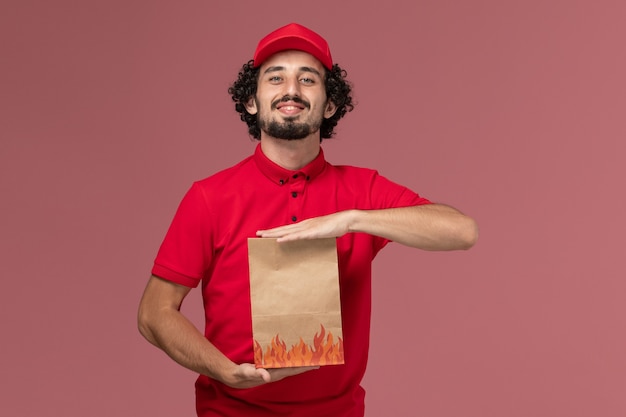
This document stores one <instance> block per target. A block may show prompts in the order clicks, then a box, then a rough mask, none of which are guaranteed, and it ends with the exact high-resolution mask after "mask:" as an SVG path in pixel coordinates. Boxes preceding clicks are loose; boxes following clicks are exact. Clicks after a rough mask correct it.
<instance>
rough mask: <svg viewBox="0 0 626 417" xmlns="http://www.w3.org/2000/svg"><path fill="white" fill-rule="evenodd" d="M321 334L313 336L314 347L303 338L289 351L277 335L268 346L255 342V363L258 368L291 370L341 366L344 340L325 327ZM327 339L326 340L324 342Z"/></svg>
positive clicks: (322, 327)
mask: <svg viewBox="0 0 626 417" xmlns="http://www.w3.org/2000/svg"><path fill="white" fill-rule="evenodd" d="M320 327H321V330H320V333H319V334H318V333H316V334H315V336H313V346H311V345H309V344H306V343H305V342H304V340H303V339H302V338H300V342H299V343H298V344H296V345H292V346H291V348H290V349H287V345H286V344H285V342H284V341H283V340H281V338H280V336H279V335H276V336H275V337H274V338H273V339H272V341H271V342H270V343H269V344H268V345H267V346H261V345H260V344H259V342H257V341H256V340H254V363H255V365H256V367H257V368H290V367H296V366H324V365H341V364H343V363H344V358H343V340H341V338H340V337H338V338H337V342H336V343H335V341H334V338H333V334H332V333H331V332H328V335H326V329H325V328H324V326H323V325H321V326H320ZM324 339H325V340H324Z"/></svg>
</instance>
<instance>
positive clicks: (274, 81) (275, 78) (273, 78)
mask: <svg viewBox="0 0 626 417" xmlns="http://www.w3.org/2000/svg"><path fill="white" fill-rule="evenodd" d="M267 80H268V81H269V82H271V83H278V82H280V81H282V78H280V77H279V76H278V75H273V76H271V77H269V78H268V79H267Z"/></svg>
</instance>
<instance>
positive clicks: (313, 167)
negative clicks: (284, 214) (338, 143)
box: [253, 143, 326, 185]
mask: <svg viewBox="0 0 626 417" xmlns="http://www.w3.org/2000/svg"><path fill="white" fill-rule="evenodd" d="M253 158H254V161H255V162H256V165H257V167H258V168H259V170H260V171H261V172H262V173H263V174H265V176H266V177H267V178H269V179H270V180H271V181H272V182H273V183H276V184H278V185H283V184H286V183H288V182H289V181H294V180H296V179H298V178H303V179H305V180H307V181H310V180H313V179H314V178H315V177H317V176H318V175H319V174H321V173H322V171H323V170H324V167H325V166H326V159H325V158H324V151H322V148H320V152H319V154H317V156H316V157H315V159H313V160H312V161H311V162H309V163H308V164H307V165H305V166H304V167H302V168H301V169H298V170H295V171H294V170H290V169H286V168H283V167H281V166H280V165H278V164H276V163H274V162H273V161H271V160H270V159H269V158H268V157H267V156H265V154H264V153H263V151H262V150H261V144H260V143H259V144H258V145H257V147H256V150H255V151H254V157H253Z"/></svg>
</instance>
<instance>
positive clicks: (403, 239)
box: [348, 204, 478, 250]
mask: <svg viewBox="0 0 626 417" xmlns="http://www.w3.org/2000/svg"><path fill="white" fill-rule="evenodd" d="M349 215H350V216H351V219H350V221H349V226H348V227H349V231H350V232H363V233H368V234H371V235H375V236H380V237H384V238H386V239H389V240H392V241H394V242H398V243H401V244H403V245H406V246H411V247H415V248H419V249H424V250H457V249H469V248H470V247H472V246H473V245H474V243H476V240H477V238H478V227H477V225H476V222H475V221H474V220H473V219H472V218H470V217H468V216H466V215H464V214H463V213H461V212H459V211H458V210H456V209H454V208H452V207H449V206H445V205H441V204H426V205H421V206H412V207H402V208H392V209H384V210H351V211H350V214H349Z"/></svg>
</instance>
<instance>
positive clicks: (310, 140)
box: [261, 132, 320, 171]
mask: <svg viewBox="0 0 626 417" xmlns="http://www.w3.org/2000/svg"><path fill="white" fill-rule="evenodd" d="M261 149H262V150H263V154H264V155H265V156H267V157H268V158H269V160H270V161H272V162H274V163H275V164H277V165H280V166H281V167H283V168H285V169H289V170H292V171H295V170H298V169H300V168H302V167H304V166H305V165H307V164H308V163H309V162H311V161H312V160H314V159H315V158H316V157H317V155H318V154H319V152H320V138H319V132H317V134H316V135H311V136H308V137H306V138H304V139H299V140H284V139H276V138H273V137H271V136H267V135H263V134H261Z"/></svg>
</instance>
